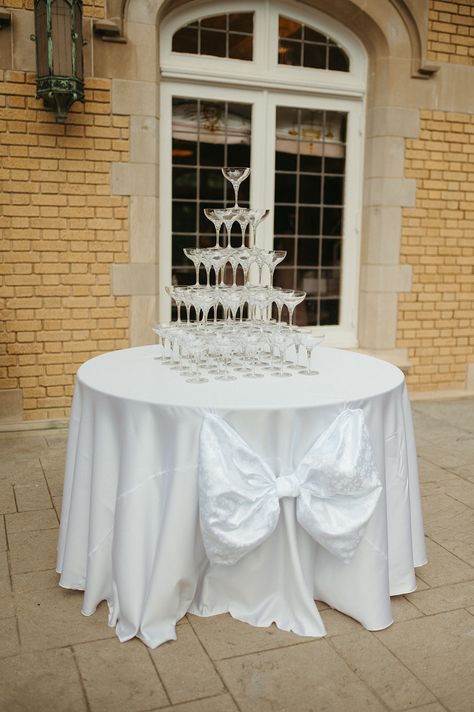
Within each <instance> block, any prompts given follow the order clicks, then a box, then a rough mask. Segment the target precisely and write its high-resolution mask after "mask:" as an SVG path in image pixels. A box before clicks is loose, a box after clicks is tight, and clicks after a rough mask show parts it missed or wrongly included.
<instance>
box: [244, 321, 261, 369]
mask: <svg viewBox="0 0 474 712" xmlns="http://www.w3.org/2000/svg"><path fill="white" fill-rule="evenodd" d="M261 345H262V340H261V336H260V334H258V333H255V332H250V333H248V334H246V336H245V353H246V354H247V355H248V356H249V357H250V359H251V366H252V370H251V372H250V373H246V374H245V376H246V378H263V373H257V363H258V353H259V350H260V348H261Z"/></svg>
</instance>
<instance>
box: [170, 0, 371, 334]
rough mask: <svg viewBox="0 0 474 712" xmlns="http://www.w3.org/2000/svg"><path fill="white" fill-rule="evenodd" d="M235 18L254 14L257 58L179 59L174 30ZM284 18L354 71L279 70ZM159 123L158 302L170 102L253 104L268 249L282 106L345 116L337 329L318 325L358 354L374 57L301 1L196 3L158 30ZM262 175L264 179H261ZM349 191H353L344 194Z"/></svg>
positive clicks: (257, 191) (255, 173)
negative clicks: (334, 46)
mask: <svg viewBox="0 0 474 712" xmlns="http://www.w3.org/2000/svg"><path fill="white" fill-rule="evenodd" d="M228 12H254V13H255V18H254V35H253V36H254V42H253V51H254V57H253V61H242V60H235V59H227V58H220V57H209V56H205V55H195V54H182V53H177V52H175V53H173V52H172V49H171V47H172V37H173V34H174V33H175V32H176V30H178V29H180V28H181V27H183V26H185V25H188V24H190V23H191V22H192V21H193V20H195V19H198V18H203V17H207V16H210V15H219V14H225V13H228ZM279 15H284V16H286V17H290V18H292V19H295V20H297V21H299V22H301V23H303V24H306V25H309V26H311V27H314V28H316V29H317V30H318V31H320V32H322V33H324V34H326V35H328V36H330V37H331V38H332V39H334V40H335V41H336V42H337V43H338V44H339V45H340V46H341V47H342V48H343V49H344V51H345V52H346V53H347V54H348V56H349V61H350V71H349V72H337V71H332V70H322V69H310V68H306V67H289V66H287V65H279V64H278V61H277V58H278V52H277V50H278V16H279ZM160 61H161V76H162V82H161V97H160V100H161V117H160V119H161V126H160V206H161V207H160V233H159V234H160V240H159V243H160V244H159V254H160V258H159V282H160V297H162V295H163V293H164V286H165V285H166V284H170V280H171V237H170V236H171V234H172V233H171V198H172V185H171V180H170V176H171V151H170V146H171V130H172V115H171V114H172V97H174V96H176V97H191V98H201V99H208V100H220V101H223V100H224V101H233V102H239V101H240V102H244V103H250V104H252V105H253V111H252V151H251V163H252V165H251V169H252V177H253V180H252V181H251V194H250V201H251V205H253V206H256V207H271V214H270V215H269V217H268V219H267V220H265V221H264V222H263V223H262V225H261V227H260V228H259V242H260V244H262V246H265V247H267V248H268V249H271V247H272V243H273V201H274V176H275V165H274V160H275V132H274V131H269V130H268V127H269V126H275V115H276V107H277V106H294V107H301V108H310V109H326V110H328V111H344V112H347V113H348V122H347V148H346V186H347V185H348V186H350V187H351V188H350V194H349V195H346V197H345V203H344V226H343V243H342V244H343V258H342V282H341V295H340V299H341V302H340V304H341V308H340V322H339V324H338V325H337V326H318V327H314V329H315V330H316V331H317V332H318V333H325V335H326V343H327V344H328V345H333V346H340V347H345V348H352V347H356V346H357V345H358V342H357V316H358V302H359V271H360V224H361V206H362V169H363V156H364V154H363V146H364V130H363V129H364V123H365V121H364V119H365V91H366V76H367V55H366V52H365V49H364V48H363V46H362V44H361V43H360V41H359V40H358V38H357V37H355V35H353V34H352V32H350V30H349V29H348V28H346V27H344V26H343V25H341V24H340V23H339V22H337V21H335V20H333V19H332V18H329V17H327V16H326V15H323V14H322V13H320V12H318V11H316V10H312V9H309V8H307V7H306V6H302V5H300V4H298V3H295V2H275V1H274V0H262V2H260V3H251V2H245V1H244V0H236V1H234V2H233V1H232V0H228V1H227V2H225V3H224V2H220V1H217V2H204V3H202V2H192V3H188V4H186V5H185V7H184V8H180V9H178V10H176V11H174V12H173V13H171V14H170V15H168V16H167V17H166V18H165V20H164V21H163V23H162V26H161V40H160ZM263 171H265V179H263V176H262V172H263ZM346 192H347V191H346ZM169 309H170V305H169V300H168V299H166V298H164V299H162V298H160V318H161V319H162V320H168V319H169Z"/></svg>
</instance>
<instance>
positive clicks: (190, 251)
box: [183, 247, 203, 287]
mask: <svg viewBox="0 0 474 712" xmlns="http://www.w3.org/2000/svg"><path fill="white" fill-rule="evenodd" d="M183 252H184V254H185V255H186V257H187V258H188V259H189V260H191V262H192V263H193V265H194V269H195V270H196V282H195V284H194V286H195V287H199V267H200V265H201V262H202V253H203V251H202V250H201V249H200V248H199V247H185V248H184V249H183Z"/></svg>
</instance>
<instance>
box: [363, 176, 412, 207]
mask: <svg viewBox="0 0 474 712" xmlns="http://www.w3.org/2000/svg"><path fill="white" fill-rule="evenodd" d="M365 195H366V200H365V204H366V205H392V206H399V207H409V208H411V207H413V206H414V205H415V200H416V181H415V180H413V179H412V178H409V179H408V178H405V179H404V178H367V179H366V180H365Z"/></svg>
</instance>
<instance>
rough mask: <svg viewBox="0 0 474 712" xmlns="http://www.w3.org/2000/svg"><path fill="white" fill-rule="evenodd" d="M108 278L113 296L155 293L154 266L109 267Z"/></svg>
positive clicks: (128, 265)
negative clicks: (109, 278)
mask: <svg viewBox="0 0 474 712" xmlns="http://www.w3.org/2000/svg"><path fill="white" fill-rule="evenodd" d="M110 276H111V282H112V294H113V295H114V296H129V295H134V296H135V295H137V296H144V295H154V294H155V293H156V285H155V266H154V264H140V263H138V264H136V263H131V264H127V265H122V264H116V265H111V268H110Z"/></svg>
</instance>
